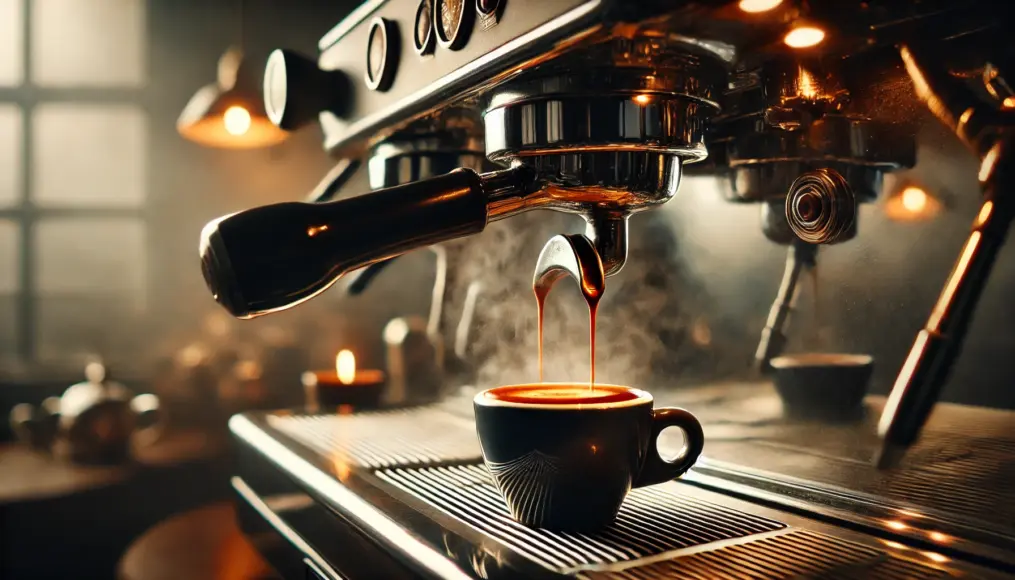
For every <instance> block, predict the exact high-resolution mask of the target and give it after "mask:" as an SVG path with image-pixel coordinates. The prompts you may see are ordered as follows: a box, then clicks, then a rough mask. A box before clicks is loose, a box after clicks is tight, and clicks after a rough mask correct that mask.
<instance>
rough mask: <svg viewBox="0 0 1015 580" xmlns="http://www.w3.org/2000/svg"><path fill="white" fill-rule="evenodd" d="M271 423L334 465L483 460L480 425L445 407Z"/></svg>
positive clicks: (292, 417)
mask: <svg viewBox="0 0 1015 580" xmlns="http://www.w3.org/2000/svg"><path fill="white" fill-rule="evenodd" d="M265 421H266V422H267V423H268V425H269V426H270V427H271V428H273V429H275V430H277V431H279V432H280V433H283V434H285V435H286V436H288V437H290V438H292V439H293V440H295V441H297V442H298V443H300V444H302V445H304V446H306V447H307V448H309V449H312V450H313V451H315V452H317V453H318V454H320V455H322V456H324V457H327V458H329V460H330V461H332V462H335V461H340V462H343V463H345V464H348V465H350V466H356V467H367V468H378V467H390V466H395V465H413V464H426V463H436V462H444V461H456V460H468V459H478V458H480V457H482V453H481V451H480V449H479V441H478V440H477V438H476V427H475V425H474V423H473V422H472V421H471V420H469V419H464V418H462V417H461V416H458V415H455V414H453V413H450V412H448V411H447V410H446V409H445V408H443V407H442V406H440V405H431V406H426V407H415V408H408V409H390V410H382V411H368V412H364V413H355V414H347V415H302V414H277V413H276V414H271V415H267V416H266V417H265Z"/></svg>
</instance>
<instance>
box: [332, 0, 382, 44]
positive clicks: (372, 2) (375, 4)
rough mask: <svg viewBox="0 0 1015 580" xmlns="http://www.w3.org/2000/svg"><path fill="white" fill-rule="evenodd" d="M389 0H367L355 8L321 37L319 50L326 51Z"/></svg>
mask: <svg viewBox="0 0 1015 580" xmlns="http://www.w3.org/2000/svg"><path fill="white" fill-rule="evenodd" d="M386 1H387V0H366V2H364V3H362V4H360V5H359V7H357V8H356V9H355V10H353V11H352V12H350V13H349V15H348V16H346V17H345V18H343V19H342V21H341V22H339V23H338V24H337V25H336V26H335V27H334V28H332V29H331V30H329V31H328V32H326V33H325V34H324V36H322V37H321V40H320V41H318V43H317V50H320V51H322V52H323V51H324V50H326V49H327V48H328V47H329V46H331V45H332V44H335V43H336V42H338V41H339V40H341V39H342V37H343V36H345V35H346V34H349V31H350V30H352V29H353V28H356V26H357V25H358V24H359V23H360V22H363V21H364V20H366V19H367V18H368V17H369V16H370V15H371V14H373V13H374V11H375V10H377V9H378V8H380V7H381V5H382V4H384V3H385V2H386Z"/></svg>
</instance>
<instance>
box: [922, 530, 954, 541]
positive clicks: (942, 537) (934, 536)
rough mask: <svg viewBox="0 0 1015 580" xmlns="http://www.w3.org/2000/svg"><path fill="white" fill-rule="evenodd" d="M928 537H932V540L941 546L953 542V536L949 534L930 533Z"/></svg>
mask: <svg viewBox="0 0 1015 580" xmlns="http://www.w3.org/2000/svg"><path fill="white" fill-rule="evenodd" d="M927 535H928V536H930V539H932V540H934V541H935V542H938V543H941V544H944V543H947V542H950V541H952V538H951V536H949V535H947V534H942V533H941V532H931V533H929V534H927Z"/></svg>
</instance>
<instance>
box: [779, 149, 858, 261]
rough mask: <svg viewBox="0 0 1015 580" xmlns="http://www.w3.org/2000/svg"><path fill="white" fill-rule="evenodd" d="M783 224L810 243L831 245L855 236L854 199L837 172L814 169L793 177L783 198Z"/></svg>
mask: <svg viewBox="0 0 1015 580" xmlns="http://www.w3.org/2000/svg"><path fill="white" fill-rule="evenodd" d="M786 221H787V222H789V227H790V228H791V229H792V230H793V233H794V234H796V235H797V237H798V238H800V239H801V240H803V241H805V242H807V243H810V244H834V243H837V242H843V241H846V240H848V239H851V238H853V237H854V236H855V235H856V196H855V195H854V194H853V188H852V187H850V185H849V182H848V181H846V178H845V177H843V176H842V174H841V173H839V172H838V171H835V170H834V169H827V168H826V169H817V170H815V171H808V172H806V173H803V174H801V175H800V177H797V178H796V180H795V181H794V182H793V184H792V185H790V187H789V193H787V195H786Z"/></svg>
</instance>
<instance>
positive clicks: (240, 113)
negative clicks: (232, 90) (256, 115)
mask: <svg viewBox="0 0 1015 580" xmlns="http://www.w3.org/2000/svg"><path fill="white" fill-rule="evenodd" d="M222 121H223V122H224V123H225V125H226V132H228V133H229V134H230V135H236V136H240V135H243V134H244V133H246V132H247V131H249V130H250V113H249V112H247V110H246V109H244V108H243V107H239V106H233V107H229V108H228V109H226V114H225V115H223V116H222Z"/></svg>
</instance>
